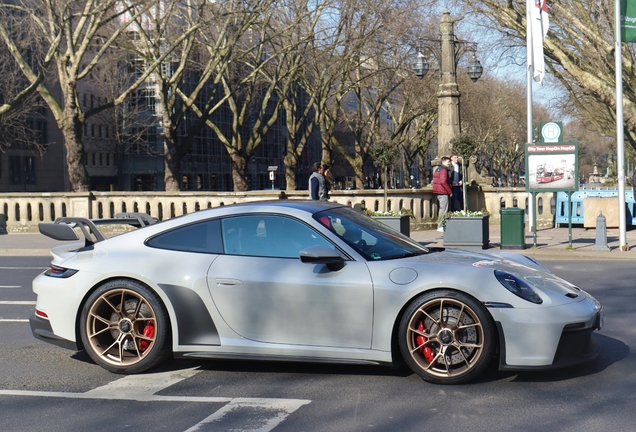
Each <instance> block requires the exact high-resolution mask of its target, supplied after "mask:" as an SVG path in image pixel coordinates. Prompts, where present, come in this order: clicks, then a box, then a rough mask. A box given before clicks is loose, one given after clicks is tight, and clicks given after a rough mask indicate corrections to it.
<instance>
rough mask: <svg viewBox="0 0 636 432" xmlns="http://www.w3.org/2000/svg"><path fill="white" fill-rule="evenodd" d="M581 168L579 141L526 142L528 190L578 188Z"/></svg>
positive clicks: (548, 190)
mask: <svg viewBox="0 0 636 432" xmlns="http://www.w3.org/2000/svg"><path fill="white" fill-rule="evenodd" d="M578 171H579V170H578V145H577V143H554V144H548V143H544V144H540V143H535V144H527V145H526V191H527V192H558V191H575V190H578V188H579V182H578V180H579V172H578Z"/></svg>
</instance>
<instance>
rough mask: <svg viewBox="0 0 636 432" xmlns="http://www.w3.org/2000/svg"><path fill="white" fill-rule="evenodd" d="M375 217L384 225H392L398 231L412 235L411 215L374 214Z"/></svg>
mask: <svg viewBox="0 0 636 432" xmlns="http://www.w3.org/2000/svg"><path fill="white" fill-rule="evenodd" d="M373 219H377V220H378V221H380V222H382V223H383V224H384V225H387V226H390V227H391V228H393V229H394V230H396V231H399V232H401V233H402V234H404V235H405V236H410V235H411V225H410V222H411V221H410V216H409V215H403V216H373Z"/></svg>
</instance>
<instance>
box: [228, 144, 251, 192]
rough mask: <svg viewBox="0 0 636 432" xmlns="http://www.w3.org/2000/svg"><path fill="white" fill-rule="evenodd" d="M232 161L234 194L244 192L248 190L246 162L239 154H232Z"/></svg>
mask: <svg viewBox="0 0 636 432" xmlns="http://www.w3.org/2000/svg"><path fill="white" fill-rule="evenodd" d="M230 158H231V159H232V182H233V183H234V192H244V191H247V190H249V184H248V183H247V177H246V171H247V160H246V159H245V158H244V157H243V156H241V155H240V154H238V153H236V152H234V153H232V154H231V155H230Z"/></svg>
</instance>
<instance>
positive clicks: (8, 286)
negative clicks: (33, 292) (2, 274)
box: [0, 285, 22, 288]
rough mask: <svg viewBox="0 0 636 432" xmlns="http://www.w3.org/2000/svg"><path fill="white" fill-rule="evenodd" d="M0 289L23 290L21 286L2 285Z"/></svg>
mask: <svg viewBox="0 0 636 432" xmlns="http://www.w3.org/2000/svg"><path fill="white" fill-rule="evenodd" d="M0 288H22V287H21V286H20V285H0Z"/></svg>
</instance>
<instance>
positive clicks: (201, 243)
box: [146, 219, 223, 254]
mask: <svg viewBox="0 0 636 432" xmlns="http://www.w3.org/2000/svg"><path fill="white" fill-rule="evenodd" d="M220 228H221V223H220V221H219V220H218V219H214V220H208V221H205V222H200V223H196V224H192V225H187V226H184V227H181V228H177V229H174V230H172V231H168V232H165V233H163V234H159V235H158V236H156V237H153V238H151V239H150V240H148V241H147V242H146V244H147V245H148V246H150V247H154V248H158V249H169V250H177V251H183V252H201V253H213V254H221V253H223V243H222V242H221V229H220Z"/></svg>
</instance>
